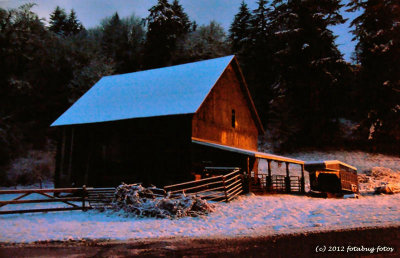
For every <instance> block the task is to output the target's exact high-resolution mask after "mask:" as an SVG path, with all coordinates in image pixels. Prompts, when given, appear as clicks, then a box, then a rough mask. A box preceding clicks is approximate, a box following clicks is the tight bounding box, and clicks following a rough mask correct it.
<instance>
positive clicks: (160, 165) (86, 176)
mask: <svg viewBox="0 0 400 258" xmlns="http://www.w3.org/2000/svg"><path fill="white" fill-rule="evenodd" d="M63 129H64V130H65V132H66V133H65V135H66V140H65V144H64V145H63V144H62V142H63V140H62V139H61V141H60V143H61V145H60V146H59V154H58V159H57V170H56V173H55V182H56V187H69V186H72V185H75V186H82V185H83V184H85V185H88V186H101V187H103V186H104V187H105V186H117V185H119V184H120V183H121V182H125V183H138V182H141V183H143V184H145V185H148V184H154V185H157V186H163V185H167V184H172V183H176V182H182V181H188V180H192V179H193V176H192V175H191V173H190V171H191V160H190V152H191V116H182V115H181V116H162V117H151V118H143V119H131V120H122V121H115V122H107V123H96V124H85V125H74V126H67V127H65V128H63ZM72 131H74V137H73V140H72V138H71V137H72ZM71 144H72V145H71ZM71 146H72V152H70V150H71ZM62 150H64V155H63V156H62V153H63V152H62Z"/></svg>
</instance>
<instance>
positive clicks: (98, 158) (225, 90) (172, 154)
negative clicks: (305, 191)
mask: <svg viewBox="0 0 400 258" xmlns="http://www.w3.org/2000/svg"><path fill="white" fill-rule="evenodd" d="M51 126H53V127H58V128H59V132H60V140H59V144H58V148H57V155H56V171H55V186H56V187H67V186H73V185H76V186H78V185H90V186H115V185H118V184H119V183H121V182H126V183H133V182H142V183H143V184H155V185H158V186H164V185H167V184H171V183H176V182H182V181H186V180H193V179H194V178H195V177H197V178H198V176H199V174H201V171H203V170H204V168H205V167H240V168H242V169H243V170H244V171H246V172H248V173H250V171H253V172H254V171H255V173H257V160H258V159H259V158H265V159H267V160H275V158H276V157H278V156H274V155H269V154H266V153H260V152H258V147H257V144H258V136H259V135H261V134H263V133H264V129H263V126H262V124H261V122H260V119H259V117H258V114H257V111H256V109H255V106H254V103H253V101H252V98H251V96H250V93H249V90H248V88H247V85H246V82H245V80H244V77H243V75H242V72H241V70H240V67H239V64H238V61H237V59H236V58H235V57H234V56H226V57H221V58H215V59H210V60H205V61H199V62H194V63H188V64H183V65H176V66H170V67H165V68H159V69H152V70H146V71H140V72H134V73H128V74H120V75H112V76H106V77H103V78H102V79H101V80H99V81H98V82H97V83H96V84H95V85H94V86H93V87H92V88H91V89H90V90H89V91H87V92H86V93H85V94H84V95H83V96H82V97H81V98H80V99H79V100H78V101H76V102H75V103H74V104H73V105H72V106H71V107H70V108H69V109H68V110H67V111H65V112H64V113H63V114H62V115H61V116H60V117H59V118H58V119H57V120H56V121H54V123H53V124H52V125H51ZM284 162H292V160H290V159H287V160H284ZM295 162H296V161H295V160H294V163H295ZM268 164H269V163H268ZM287 164H288V163H287ZM298 164H299V163H298Z"/></svg>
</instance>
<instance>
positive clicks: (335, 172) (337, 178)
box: [304, 160, 359, 194]
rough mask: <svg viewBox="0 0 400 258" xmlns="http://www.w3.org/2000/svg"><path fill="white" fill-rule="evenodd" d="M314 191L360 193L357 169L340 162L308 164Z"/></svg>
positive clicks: (328, 161)
mask: <svg viewBox="0 0 400 258" xmlns="http://www.w3.org/2000/svg"><path fill="white" fill-rule="evenodd" d="M304 168H305V170H306V171H308V172H309V175H310V187H311V190H312V191H318V192H324V193H334V194H349V193H358V191H359V187H358V178H357V168H355V167H353V166H351V165H349V164H346V163H343V162H341V161H338V160H325V161H311V162H306V163H305V166H304Z"/></svg>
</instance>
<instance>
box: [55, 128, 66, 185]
mask: <svg viewBox="0 0 400 258" xmlns="http://www.w3.org/2000/svg"><path fill="white" fill-rule="evenodd" d="M65 131H66V129H65V128H63V129H62V144H61V160H60V172H59V173H60V175H59V178H61V177H62V176H63V175H64V166H65V142H66V138H67V137H66V135H65V134H66V132H65ZM56 183H57V182H56Z"/></svg>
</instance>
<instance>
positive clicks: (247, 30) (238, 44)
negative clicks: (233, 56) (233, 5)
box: [229, 0, 251, 54]
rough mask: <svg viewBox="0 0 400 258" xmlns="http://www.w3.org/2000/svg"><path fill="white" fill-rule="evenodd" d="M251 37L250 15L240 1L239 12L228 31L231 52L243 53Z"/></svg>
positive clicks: (244, 4)
mask: <svg viewBox="0 0 400 258" xmlns="http://www.w3.org/2000/svg"><path fill="white" fill-rule="evenodd" d="M250 36H251V14H250V11H249V8H248V7H247V4H246V3H245V2H244V0H243V1H242V3H241V4H240V8H239V12H238V13H237V14H236V15H235V18H234V20H233V22H232V24H231V26H230V29H229V39H230V40H231V44H232V46H231V47H232V52H234V53H237V54H241V53H243V52H245V50H246V48H247V47H248V44H249V43H250V42H249V41H250Z"/></svg>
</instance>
